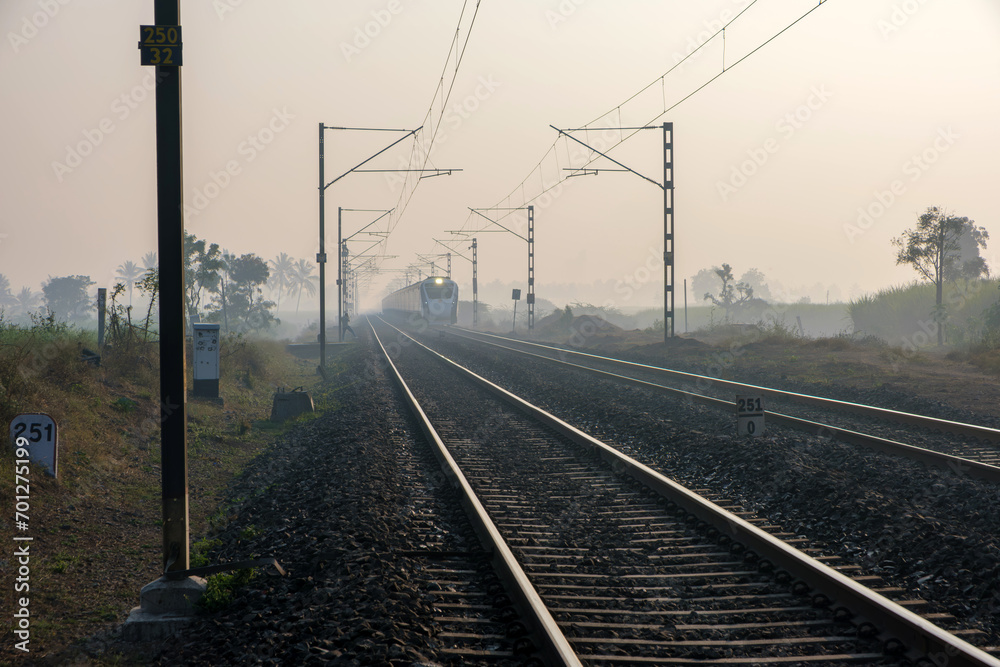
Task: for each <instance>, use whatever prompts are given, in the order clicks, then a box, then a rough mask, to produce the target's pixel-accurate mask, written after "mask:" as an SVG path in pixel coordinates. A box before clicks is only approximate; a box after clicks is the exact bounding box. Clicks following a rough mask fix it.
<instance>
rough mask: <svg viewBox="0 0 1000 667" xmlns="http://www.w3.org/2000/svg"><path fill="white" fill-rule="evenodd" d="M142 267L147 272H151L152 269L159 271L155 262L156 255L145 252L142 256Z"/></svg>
mask: <svg viewBox="0 0 1000 667" xmlns="http://www.w3.org/2000/svg"><path fill="white" fill-rule="evenodd" d="M142 267H143V268H144V269H146V270H147V271H152V270H153V269H159V268H160V266H159V264H157V262H156V253H155V252H147V253H146V254H145V255H143V256H142Z"/></svg>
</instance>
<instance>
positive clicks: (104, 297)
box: [97, 287, 108, 354]
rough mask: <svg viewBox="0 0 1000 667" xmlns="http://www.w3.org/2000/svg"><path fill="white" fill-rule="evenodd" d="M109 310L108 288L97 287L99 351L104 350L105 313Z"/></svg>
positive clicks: (100, 352) (99, 352)
mask: <svg viewBox="0 0 1000 667" xmlns="http://www.w3.org/2000/svg"><path fill="white" fill-rule="evenodd" d="M107 310H108V288H106V287H99V288H97V353H98V354H102V353H103V351H104V315H105V313H106V312H107Z"/></svg>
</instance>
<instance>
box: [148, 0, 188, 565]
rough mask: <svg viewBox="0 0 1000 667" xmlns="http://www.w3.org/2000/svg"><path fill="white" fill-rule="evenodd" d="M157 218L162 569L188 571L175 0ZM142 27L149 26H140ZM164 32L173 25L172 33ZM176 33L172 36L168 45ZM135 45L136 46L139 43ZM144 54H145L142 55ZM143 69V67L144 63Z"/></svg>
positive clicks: (157, 58) (160, 114)
mask: <svg viewBox="0 0 1000 667" xmlns="http://www.w3.org/2000/svg"><path fill="white" fill-rule="evenodd" d="M154 16H155V22H156V26H155V27H154V30H153V31H152V34H151V36H150V39H151V40H152V44H151V45H148V46H147V47H146V48H148V49H149V51H150V59H151V62H150V63H149V64H153V65H155V66H156V82H157V83H156V215H157V235H158V250H159V261H160V266H159V271H160V409H161V414H160V433H161V441H160V458H161V463H162V483H163V569H164V571H166V572H170V571H178V570H187V569H188V484H187V442H186V435H187V409H186V402H187V399H186V396H185V392H186V389H187V381H186V369H185V364H184V345H185V340H184V321H185V312H184V310H185V309H184V215H183V214H184V192H183V183H184V177H183V166H182V150H181V147H182V141H181V138H182V135H181V68H180V67H179V65H180V64H181V48H180V47H181V45H180V24H181V12H180V6H179V0H156V4H155V8H154ZM146 27H147V28H148V27H149V26H146ZM171 28H175V29H176V32H174V31H172V30H171ZM174 36H176V39H174V40H171V38H172V37H174ZM140 48H143V43H142V42H140ZM145 53H146V50H145V49H144V55H145ZM144 64H146V63H145V62H144Z"/></svg>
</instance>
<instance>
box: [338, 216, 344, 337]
mask: <svg viewBox="0 0 1000 667" xmlns="http://www.w3.org/2000/svg"><path fill="white" fill-rule="evenodd" d="M343 216H344V209H343V208H341V207H340V206H338V207H337V331H338V332H339V333H338V334H337V341H338V342H341V343H343V342H344V322H343V319H344V285H343V275H342V273H343V268H344V249H343V248H342V247H341V246H343V244H344V242H343V240H342V239H343V234H344V232H343V225H342V219H343Z"/></svg>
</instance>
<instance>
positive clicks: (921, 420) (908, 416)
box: [451, 326, 1000, 443]
mask: <svg viewBox="0 0 1000 667" xmlns="http://www.w3.org/2000/svg"><path fill="white" fill-rule="evenodd" d="M451 330H452V332H456V331H461V332H463V333H462V334H457V335H458V336H460V337H462V338H466V339H467V340H479V342H487V341H482V340H480V339H477V338H475V337H474V336H486V337H489V338H498V339H500V340H504V341H507V342H509V343H516V344H519V345H526V346H530V347H537V348H541V349H544V350H551V351H553V352H558V353H560V354H575V355H578V356H581V357H588V358H591V359H597V360H600V361H607V362H611V363H615V364H620V365H623V366H630V367H634V368H641V369H643V370H647V371H654V372H656V373H662V374H664V375H669V376H673V377H677V378H683V379H687V380H694V381H696V382H698V381H702V382H705V381H708V382H710V383H712V384H717V385H719V386H722V387H728V388H730V389H740V390H748V389H749V390H753V391H759V392H761V393H762V394H764V395H767V396H772V397H776V398H784V399H787V400H791V401H795V402H797V403H804V404H809V405H818V406H821V407H825V408H830V407H836V408H839V409H841V410H845V411H848V412H853V413H855V414H860V415H865V416H868V417H882V418H885V419H891V420H893V421H896V422H899V423H902V424H910V425H914V426H924V427H929V428H933V429H937V430H939V431H943V432H946V433H955V434H959V435H965V436H970V437H973V438H980V439H982V440H986V441H988V442H993V443H1000V429H996V428H991V427H989V426H980V425H978V424H969V423H966V422H957V421H952V420H949V419H939V418H937V417H928V416H926V415H918V414H914V413H912V412H903V411H901V410H892V409H890V408H880V407H877V406H874V405H865V404H863V403H853V402H851V401H842V400H839V399H836V398H826V397H823V396H814V395H812V394H801V393H798V392H794V391H786V390H784V389H774V388H773V387H762V386H759V385H755V384H748V383H745V382H736V381H734V380H723V379H722V378H715V377H711V376H709V375H698V374H697V373H688V372H686V371H678V370H674V369H671V368H663V367H662V366H652V365H650V364H642V363H639V362H635V361H626V360H624V359H615V358H614V357H605V356H602V355H599V354H591V353H589V352H580V351H578V350H567V349H566V348H562V347H555V346H552V345H542V344H541V343H534V342H531V341H523V340H515V339H512V338H508V337H506V336H499V335H496V334H491V333H486V332H483V331H471V330H469V329H465V328H462V327H454V326H453V327H451ZM466 334H473V336H469V335H466Z"/></svg>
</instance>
